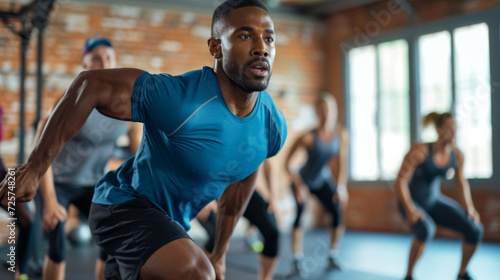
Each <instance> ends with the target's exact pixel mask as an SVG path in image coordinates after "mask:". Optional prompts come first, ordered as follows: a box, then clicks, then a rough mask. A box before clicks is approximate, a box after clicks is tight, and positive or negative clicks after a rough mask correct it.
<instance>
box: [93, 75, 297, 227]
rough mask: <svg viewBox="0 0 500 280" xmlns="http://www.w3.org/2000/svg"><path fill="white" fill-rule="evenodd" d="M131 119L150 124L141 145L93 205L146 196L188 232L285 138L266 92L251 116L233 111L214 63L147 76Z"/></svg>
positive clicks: (139, 84)
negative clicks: (204, 211) (173, 73)
mask: <svg viewBox="0 0 500 280" xmlns="http://www.w3.org/2000/svg"><path fill="white" fill-rule="evenodd" d="M132 119H133V120H134V121H136V122H142V123H144V134H143V138H142V142H141V145H140V147H139V150H138V151H137V154H136V155H135V156H134V157H131V158H129V159H128V160H127V161H125V162H124V163H123V165H122V166H121V167H120V168H119V169H118V170H116V171H111V172H109V173H107V174H106V175H105V176H104V178H102V179H101V180H100V181H99V183H98V184H97V186H96V189H95V194H94V198H93V202H94V203H99V204H106V205H113V204H119V203H123V202H126V201H128V200H131V199H134V198H136V197H138V196H140V195H145V196H146V197H147V198H148V199H149V200H150V201H151V202H153V203H154V204H155V205H157V206H158V207H159V208H160V209H162V210H163V211H165V213H167V214H168V215H170V216H171V217H172V218H173V219H174V220H175V221H177V222H178V223H179V224H180V225H181V226H182V227H183V228H184V229H185V230H186V231H187V230H189V228H190V226H189V222H190V221H191V220H192V219H194V218H195V217H196V215H197V214H198V212H199V211H200V210H201V209H203V207H205V205H207V204H208V203H210V202H211V201H212V200H214V199H216V198H218V197H219V196H220V195H221V194H222V193H223V191H224V190H225V189H226V187H227V186H228V185H229V184H231V183H233V182H236V181H239V180H242V179H245V178H246V177H248V176H249V175H250V174H252V173H253V172H254V171H255V170H256V169H257V168H258V167H259V165H260V164H261V163H262V162H263V161H264V160H265V159H266V158H268V157H272V156H274V155H276V154H277V153H278V152H279V150H280V149H281V147H283V144H284V143H285V139H286V135H287V127H286V121H285V118H284V117H283V114H282V113H281V112H280V111H279V110H278V109H277V107H276V105H275V104H274V102H273V100H272V99H271V97H270V96H269V94H268V93H267V92H265V91H262V92H259V94H258V97H257V102H256V104H255V107H254V109H253V110H252V113H251V114H250V115H249V116H247V117H245V118H240V117H238V116H236V115H234V114H233V113H232V112H231V111H230V109H229V108H228V107H227V105H226V103H225V101H224V98H223V97H222V94H221V92H220V88H219V84H218V82H217V79H216V77H215V73H214V71H213V69H212V68H209V67H204V68H203V69H202V70H196V71H192V72H188V73H185V74H183V75H180V76H171V75H167V74H159V75H152V74H149V73H147V72H144V73H142V74H141V75H140V76H139V77H138V78H137V80H136V81H135V84H134V89H133V95H132Z"/></svg>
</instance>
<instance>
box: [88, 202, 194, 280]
mask: <svg viewBox="0 0 500 280" xmlns="http://www.w3.org/2000/svg"><path fill="white" fill-rule="evenodd" d="M89 226H90V229H91V231H92V235H93V236H94V239H95V241H96V243H97V245H98V246H99V247H100V248H101V249H102V250H103V251H104V252H106V253H108V259H107V260H106V269H105V278H106V279H113V280H115V279H123V280H125V279H126V280H129V279H130V280H132V279H134V280H135V279H137V278H138V277H139V272H140V270H141V267H142V266H143V265H144V263H146V261H147V260H148V259H149V257H151V255H152V254H153V253H154V252H156V251H157V250H158V249H160V248H161V247H163V246H164V245H165V244H167V243H170V242H172V241H175V240H177V239H181V238H189V239H191V238H190V237H189V235H188V234H187V233H186V231H185V230H184V229H183V228H182V227H181V226H180V225H179V224H177V222H175V221H174V220H173V219H172V218H171V217H170V216H168V215H167V214H165V212H163V211H161V210H160V209H159V208H158V207H156V205H154V204H153V203H151V202H150V201H149V200H148V199H147V198H146V197H145V196H139V197H138V198H135V199H132V200H129V201H127V202H124V203H122V204H117V205H103V204H97V203H92V206H91V209H90V218H89ZM173 253H175V252H173Z"/></svg>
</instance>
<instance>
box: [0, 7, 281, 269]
mask: <svg viewBox="0 0 500 280" xmlns="http://www.w3.org/2000/svg"><path fill="white" fill-rule="evenodd" d="M274 37H275V34H274V25H273V22H272V20H271V18H270V16H269V14H268V12H267V10H266V8H265V7H264V6H263V5H262V4H261V3H260V2H259V1H257V0H229V1H226V2H224V3H222V4H221V5H220V6H219V7H218V8H217V9H216V10H215V12H214V15H213V19H212V36H211V38H210V39H209V40H208V47H209V51H210V54H211V55H212V56H213V57H214V68H209V67H204V68H203V69H201V70H196V71H192V72H188V73H185V74H183V75H180V76H171V75H167V74H161V75H151V74H149V73H146V72H144V71H141V70H138V69H112V70H95V71H87V72H84V73H82V74H80V75H79V76H78V78H77V79H76V80H75V81H74V82H73V84H72V85H71V87H70V88H69V89H68V91H67V93H66V95H65V97H64V98H63V99H62V100H61V102H60V103H59V104H58V106H57V108H56V110H55V111H54V112H53V114H52V116H51V118H50V120H49V122H48V124H47V126H46V128H45V131H44V133H43V135H42V137H41V139H40V141H39V143H38V145H37V146H36V148H35V149H34V151H33V152H32V154H31V155H30V158H29V159H28V162H27V163H26V164H23V165H21V166H19V168H18V169H17V170H16V185H17V187H16V188H17V189H16V196H17V199H18V201H27V200H30V199H31V198H32V197H33V195H34V193H35V191H36V188H37V185H38V184H37V183H38V181H39V179H40V177H41V176H42V175H43V174H44V173H45V171H46V170H47V168H48V166H49V165H50V163H51V162H52V161H53V160H54V158H55V157H56V156H57V154H58V152H59V151H60V149H61V147H62V146H63V145H64V143H65V142H67V141H68V140H69V139H71V138H72V137H73V136H74V135H75V134H76V133H77V132H78V130H79V129H80V128H81V127H82V126H83V124H84V122H85V119H86V118H87V117H88V116H89V115H90V113H91V112H92V110H93V109H94V108H96V109H98V110H99V111H100V112H101V113H103V114H105V115H107V116H110V117H113V118H116V119H122V120H132V121H136V122H142V123H144V134H143V139H142V142H141V145H140V147H139V150H138V152H137V154H136V156H134V157H132V158H130V159H128V160H127V161H126V162H125V163H124V164H123V165H122V166H121V167H120V168H119V169H118V170H117V171H113V172H109V173H108V174H106V175H105V176H104V178H103V179H101V181H99V183H98V184H97V186H96V189H95V195H94V198H93V205H92V209H91V213H90V220H89V224H90V226H91V230H92V233H93V235H94V238H95V240H96V242H97V244H98V245H99V246H100V247H101V248H102V249H103V250H104V251H106V252H107V253H108V254H109V255H110V258H108V262H107V263H106V278H107V279H224V274H225V255H226V251H227V248H228V242H229V238H230V236H231V233H232V231H233V229H234V226H235V224H236V222H237V220H238V219H239V217H240V216H241V214H242V213H243V211H244V209H245V207H246V204H247V202H248V200H249V198H250V196H251V194H252V192H253V190H254V186H255V181H256V177H257V168H258V166H259V165H260V164H261V163H262V162H263V161H264V159H266V158H268V157H272V156H274V155H276V154H277V153H278V152H279V150H280V149H281V148H282V147H283V144H284V142H285V139H286V134H287V129H286V122H285V119H284V117H283V115H282V114H281V112H280V111H279V110H278V109H277V108H276V105H275V104H274V102H273V101H272V99H271V97H270V96H269V94H268V93H267V92H265V89H266V88H267V86H268V83H269V79H270V77H271V73H272V66H273V62H274V57H275V53H276V51H275V44H274ZM96 92H98V93H99V94H95V93H96ZM1 186H2V189H1V192H0V195H1V197H2V204H3V205H5V204H6V202H7V200H8V198H7V192H6V191H7V180H5V181H3V182H2V185H1ZM217 198H218V199H219V200H218V202H219V203H218V205H219V206H218V207H219V209H218V214H219V218H218V222H217V234H216V241H215V248H214V250H213V252H212V255H211V256H210V259H208V258H207V257H206V256H205V254H204V253H203V251H202V250H201V249H200V248H199V247H198V246H197V245H196V244H195V243H194V242H193V241H192V240H191V239H190V238H189V236H188V235H187V233H186V230H188V229H189V221H190V220H191V219H193V218H194V217H195V216H196V214H197V213H198V211H200V210H201V209H202V208H203V207H204V206H205V205H206V204H208V203H209V202H210V201H212V200H214V199H217Z"/></svg>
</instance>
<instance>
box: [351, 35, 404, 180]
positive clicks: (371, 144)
mask: <svg viewBox="0 0 500 280" xmlns="http://www.w3.org/2000/svg"><path fill="white" fill-rule="evenodd" d="M407 57H408V44H407V43H406V41H404V40H398V41H393V42H387V43H383V44H380V45H378V46H373V45H371V46H366V47H361V48H356V49H353V50H352V51H351V52H350V53H349V62H350V67H349V77H350V80H349V84H350V87H349V88H350V92H349V99H350V105H351V106H350V116H349V117H350V124H351V128H350V131H351V139H352V140H351V163H352V164H351V174H352V176H353V178H355V179H356V180H377V179H381V178H391V177H393V176H394V175H395V174H396V173H397V171H398V169H399V164H400V162H398V161H400V160H401V159H402V156H403V155H404V151H406V150H408V148H409V142H410V141H409V140H410V131H409V118H408V113H407V112H408V101H409V100H408V70H407V69H408V63H407V61H408V59H407Z"/></svg>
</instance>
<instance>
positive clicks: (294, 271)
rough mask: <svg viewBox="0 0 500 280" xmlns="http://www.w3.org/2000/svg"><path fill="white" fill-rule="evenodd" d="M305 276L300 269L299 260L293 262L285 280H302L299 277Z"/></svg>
mask: <svg viewBox="0 0 500 280" xmlns="http://www.w3.org/2000/svg"><path fill="white" fill-rule="evenodd" d="M306 275H307V274H306V272H305V271H304V269H303V268H302V265H301V264H300V261H299V260H293V262H292V268H291V269H290V273H289V274H288V276H287V279H291V278H290V277H292V278H293V279H302V278H301V277H305V276H306Z"/></svg>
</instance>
